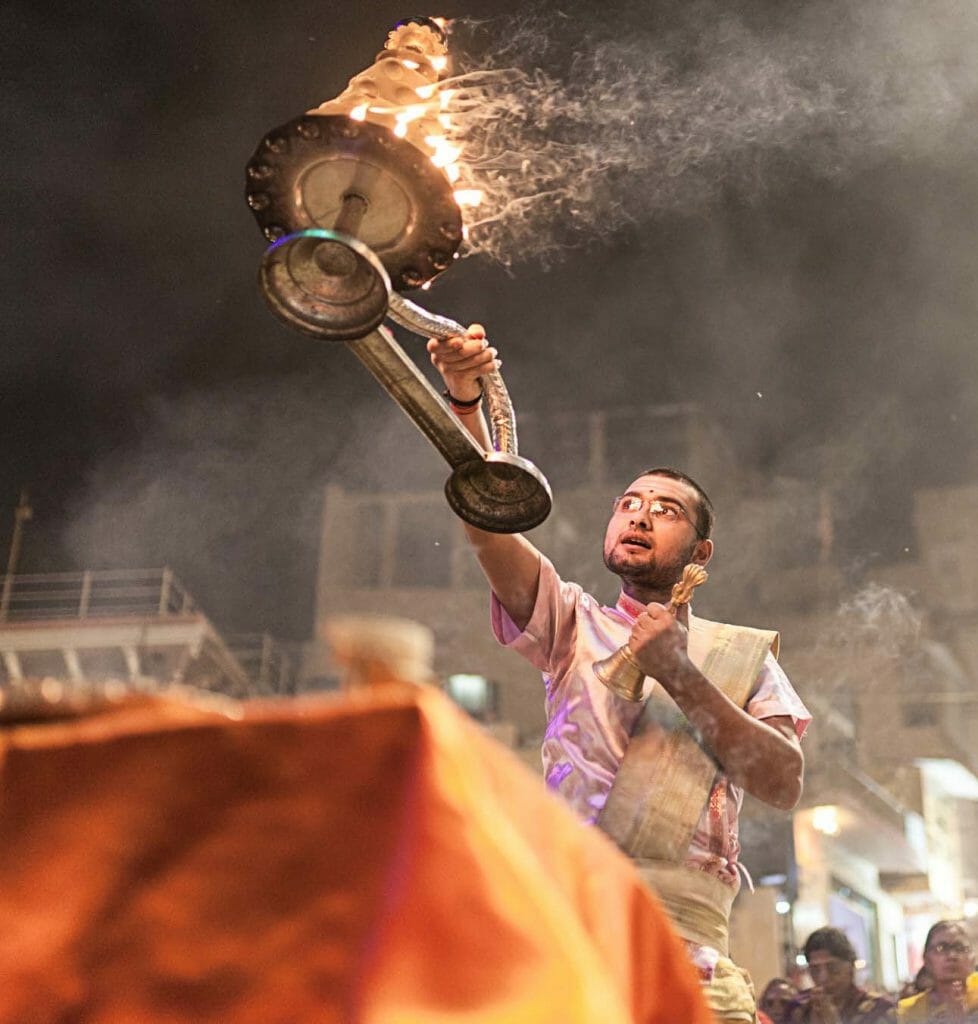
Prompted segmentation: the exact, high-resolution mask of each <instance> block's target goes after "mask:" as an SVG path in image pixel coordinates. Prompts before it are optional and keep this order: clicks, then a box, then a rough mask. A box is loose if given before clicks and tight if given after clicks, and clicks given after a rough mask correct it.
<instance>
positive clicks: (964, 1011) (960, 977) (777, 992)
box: [757, 921, 978, 1024]
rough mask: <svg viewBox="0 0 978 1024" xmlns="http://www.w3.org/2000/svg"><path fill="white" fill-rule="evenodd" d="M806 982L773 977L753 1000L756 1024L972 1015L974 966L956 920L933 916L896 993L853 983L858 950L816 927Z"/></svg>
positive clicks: (926, 1020)
mask: <svg viewBox="0 0 978 1024" xmlns="http://www.w3.org/2000/svg"><path fill="white" fill-rule="evenodd" d="M804 955H805V962H806V964H807V975H808V980H810V982H811V984H810V985H809V986H808V987H805V988H799V987H798V986H797V985H796V984H795V982H794V981H792V980H790V979H788V978H772V979H771V981H769V982H768V983H767V985H766V986H765V988H764V990H763V992H762V993H761V995H760V998H759V999H758V1004H757V1005H758V1022H759V1024H883V1022H888V1021H894V1022H901V1024H902V1022H908V1024H951V1022H967V1024H972V1022H976V1021H978V972H976V970H975V955H974V950H973V948H972V944H971V939H970V937H969V933H968V930H967V928H966V927H965V925H964V923H963V922H961V921H938V922H937V923H936V924H934V925H933V926H932V927H931V929H930V931H929V932H928V933H927V938H926V940H925V942H924V953H923V960H924V963H923V966H922V967H921V968H920V970H919V971H918V972H917V974H916V976H915V977H914V979H913V980H912V981H909V982H907V984H905V985H904V986H903V988H902V989H901V990H900V991H899V993H896V994H893V995H889V994H886V993H880V992H873V991H870V990H869V989H867V988H864V987H862V986H861V985H859V984H858V983H857V981H856V973H857V960H858V957H857V954H856V950H855V948H854V947H853V945H852V943H851V942H850V941H849V939H848V937H847V936H846V934H845V932H843V931H841V930H840V929H838V928H830V927H826V928H819V929H817V930H816V931H814V932H812V934H811V935H809V937H808V939H807V940H806V942H805V946H804Z"/></svg>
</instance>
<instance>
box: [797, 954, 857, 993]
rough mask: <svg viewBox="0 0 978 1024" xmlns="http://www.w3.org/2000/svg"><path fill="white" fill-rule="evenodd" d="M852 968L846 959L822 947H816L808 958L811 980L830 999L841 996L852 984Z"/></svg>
mask: <svg viewBox="0 0 978 1024" xmlns="http://www.w3.org/2000/svg"><path fill="white" fill-rule="evenodd" d="M853 972H854V968H853V965H852V964H851V963H849V961H848V960H840V959H839V958H838V957H837V956H833V955H832V954H831V953H827V952H826V951H825V950H824V949H816V950H815V952H813V953H812V955H811V956H810V957H809V958H808V973H809V974H810V975H811V976H812V981H813V982H815V984H816V986H818V988H820V989H821V990H822V991H823V992H824V993H825V994H826V995H827V996H828V997H829V998H830V999H832V998H841V997H843V996H844V995H845V994H846V993H847V992H848V991H849V989H850V988H852V985H853Z"/></svg>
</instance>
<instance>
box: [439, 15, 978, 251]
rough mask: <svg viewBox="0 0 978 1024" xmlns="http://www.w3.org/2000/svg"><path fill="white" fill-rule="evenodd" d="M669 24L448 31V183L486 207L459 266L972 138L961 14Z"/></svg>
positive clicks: (977, 31) (544, 23)
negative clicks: (457, 177) (451, 144)
mask: <svg viewBox="0 0 978 1024" xmlns="http://www.w3.org/2000/svg"><path fill="white" fill-rule="evenodd" d="M643 6H644V7H645V8H646V11H647V5H643ZM659 6H660V7H661V6H662V5H659ZM646 11H643V15H644V14H646ZM653 13H654V12H653ZM668 14H669V17H668V30H667V31H666V30H660V27H659V25H660V22H659V21H658V20H657V19H656V18H655V17H653V16H644V17H643V19H642V20H641V21H638V22H637V23H636V24H632V21H633V20H635V19H633V18H632V16H631V13H630V11H629V10H628V9H625V10H622V11H617V12H616V11H614V10H613V9H611V8H609V9H607V10H606V11H605V13H604V16H603V17H602V19H601V20H600V21H599V20H597V19H595V18H594V16H593V12H590V11H589V12H588V13H587V14H585V13H584V12H583V11H581V12H580V13H577V14H564V13H562V12H552V11H551V12H545V11H543V10H537V11H535V12H531V13H529V14H525V15H523V16H519V17H516V18H506V19H505V20H503V19H500V20H499V21H497V22H493V21H489V22H482V23H476V22H471V21H470V22H463V23H461V24H457V25H456V26H455V29H454V35H455V39H454V43H453V48H454V50H455V51H458V50H461V51H462V52H461V54H460V55H459V57H458V58H457V65H458V66H459V67H460V74H459V75H458V76H457V77H456V78H454V79H453V80H451V81H450V82H449V83H448V86H447V87H449V88H452V89H454V90H455V93H454V96H453V98H452V102H451V107H450V109H451V113H452V118H453V124H454V126H455V127H454V131H455V133H456V135H457V137H458V138H459V139H460V140H461V141H462V142H464V147H465V149H464V156H463V160H464V162H465V166H466V168H467V174H466V176H465V178H464V180H463V182H461V183H460V184H464V185H465V186H466V187H474V188H478V189H481V190H482V192H483V195H484V198H483V202H482V204H481V205H480V206H479V207H478V208H477V210H476V211H475V216H474V217H473V219H472V221H471V222H470V224H469V244H468V252H469V253H470V254H484V255H487V256H489V257H491V258H493V259H496V260H498V261H500V262H502V263H504V264H510V263H512V262H514V261H517V260H528V259H537V260H540V261H542V262H544V263H547V262H550V261H552V260H554V259H555V258H558V257H559V254H560V252H561V251H563V250H565V249H566V248H568V247H572V246H575V245H582V244H587V243H589V242H592V241H594V240H598V239H603V238H607V237H608V236H610V235H612V234H614V233H615V232H617V231H619V230H620V229H621V228H622V227H623V226H624V225H626V224H629V223H632V224H636V225H639V226H642V225H644V224H646V223H647V222H649V221H650V220H652V219H654V218H657V217H661V216H663V215H665V214H667V213H673V212H680V213H690V212H696V211H700V210H703V209H704V208H705V207H707V206H708V204H709V203H711V202H712V201H715V200H716V199H718V198H719V197H720V196H722V195H731V194H732V195H733V196H734V197H735V199H736V200H738V201H740V202H747V203H750V202H753V201H755V200H756V199H757V198H758V196H759V195H761V194H762V193H764V192H766V191H767V190H770V189H771V188H772V187H773V186H774V185H775V184H776V183H777V182H779V181H782V180H784V179H785V177H786V176H789V177H790V176H792V175H807V176H811V175H814V176H816V177H820V178H826V179H830V180H835V179H839V178H840V177H843V176H846V175H849V174H852V173H854V172H855V171H857V170H862V169H865V168H867V167H872V166H874V165H875V164H877V163H879V162H881V161H885V160H889V159H894V158H905V157H913V156H919V155H926V154H929V153H932V152H933V151H935V150H938V149H940V150H943V151H945V152H947V151H948V148H949V147H950V148H955V146H956V145H957V144H958V143H961V142H962V141H965V142H973V141H974V134H973V131H970V132H963V131H962V125H963V124H964V123H965V119H966V117H967V115H968V111H969V107H971V106H972V105H973V104H974V102H975V98H976V96H978V70H976V67H975V64H974V62H973V61H972V60H971V59H970V55H971V54H972V53H973V52H974V44H975V42H976V41H978V9H976V8H975V6H974V5H973V4H968V3H961V2H954V0H926V2H924V0H904V2H894V0H869V2H867V0H827V2H824V3H809V4H805V5H799V6H794V5H792V6H791V7H790V9H789V10H787V11H784V10H783V9H782V10H779V12H778V13H774V12H760V13H759V12H758V11H756V10H755V11H753V12H751V11H750V9H749V8H745V9H742V11H741V13H740V14H737V13H735V12H733V11H731V10H726V9H725V10H723V11H719V10H718V9H717V6H716V5H711V4H706V3H692V4H688V5H686V6H685V7H684V8H683V7H680V8H673V9H671V10H670V11H669V12H668Z"/></svg>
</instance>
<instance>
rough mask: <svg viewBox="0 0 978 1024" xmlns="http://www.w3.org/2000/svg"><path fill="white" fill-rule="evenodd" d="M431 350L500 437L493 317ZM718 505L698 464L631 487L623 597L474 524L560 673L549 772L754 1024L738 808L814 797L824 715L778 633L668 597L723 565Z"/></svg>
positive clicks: (617, 506) (617, 538)
mask: <svg viewBox="0 0 978 1024" xmlns="http://www.w3.org/2000/svg"><path fill="white" fill-rule="evenodd" d="M428 350H429V352H430V353H431V359H432V362H433V363H434V365H435V366H436V368H437V369H438V371H439V372H440V373H441V375H442V378H443V380H444V382H445V386H446V388H447V393H448V399H449V403H450V405H451V407H452V408H453V410H454V411H455V413H456V415H458V416H459V418H460V420H461V421H462V422H463V423H464V424H465V425H466V426H467V427H468V429H469V431H470V433H472V435H473V436H474V437H475V438H476V440H478V441H479V442H480V443H481V444H482V445H483V446H484V447H486V448H489V447H490V443H489V436H488V430H487V427H486V424H485V420H484V419H483V417H482V415H481V413H480V410H479V405H480V398H481V386H480V383H479V377H480V375H483V374H485V373H487V372H489V371H490V370H492V369H493V367H494V366H495V365H498V362H497V360H496V352H495V350H494V349H492V348H489V347H488V345H487V342H486V340H485V333H484V331H483V330H482V328H481V327H479V326H478V325H473V326H472V327H470V328H469V330H468V332H467V333H466V335H465V336H463V337H456V338H451V339H448V340H447V341H439V340H436V339H432V340H431V341H430V342H429V344H428ZM653 444H654V440H653V441H652V442H650V446H652V445H653ZM636 447H637V444H636ZM713 519H714V514H713V507H712V504H711V502H710V500H709V498H708V497H707V495H706V493H705V492H704V491H703V489H702V488H701V487H700V486H699V485H698V484H697V483H696V482H695V481H693V480H692V479H691V478H690V477H689V476H687V475H686V474H684V473H680V472H678V471H676V470H673V469H670V468H657V469H652V470H647V471H645V472H642V473H640V474H639V476H638V477H637V478H636V479H635V480H634V481H633V482H632V483H630V484H629V485H628V486H627V487H626V489H625V491H624V493H623V494H622V495H621V496H620V497H618V498H616V499H615V501H614V505H613V511H612V515H611V518H610V520H609V523H608V526H607V529H606V532H605V538H604V559H605V564H606V565H607V566H608V568H609V569H610V570H611V572H613V573H614V574H615V575H616V576H618V577H619V579H620V581H621V592H620V594H619V596H618V598H617V601H616V602H615V603H614V604H613V605H611V606H608V607H605V606H602V605H601V604H600V602H598V601H597V600H596V599H595V598H594V597H592V596H591V595H589V594H586V593H585V592H584V591H583V590H582V588H581V587H580V586H578V585H577V584H574V583H569V582H565V581H564V580H562V579H561V578H560V577H559V576H558V575H557V572H556V570H555V569H554V567H553V565H552V564H551V562H550V561H549V560H548V559H547V558H545V557H544V556H543V555H542V554H541V553H540V552H539V551H538V550H537V549H536V548H535V547H534V546H533V545H532V544H531V543H530V542H529V541H528V540H527V539H526V538H525V537H522V536H519V535H506V534H492V533H486V532H483V531H480V530H478V529H476V528H475V527H472V526H470V525H468V524H466V526H465V529H466V533H467V536H468V538H469V541H470V543H471V544H472V546H473V548H474V549H475V553H476V556H477V557H478V560H479V563H480V565H481V567H482V570H483V572H484V574H485V576H486V578H487V580H488V582H489V585H490V588H491V591H492V596H491V603H492V627H493V631H494V633H495V635H496V637H497V639H498V640H499V641H500V642H501V643H503V644H505V645H506V646H508V647H511V648H512V649H513V650H515V651H517V652H518V653H520V654H521V655H523V657H525V658H526V659H527V660H529V661H530V662H531V663H532V664H533V665H535V666H536V667H537V668H538V669H539V670H540V671H541V672H542V673H543V676H544V681H545V685H546V708H547V716H548V727H547V732H546V736H545V739H544V744H543V762H544V771H545V775H546V781H547V784H548V786H550V788H551V789H552V790H554V791H555V792H557V793H559V794H561V795H562V796H563V797H564V798H565V799H566V800H567V801H568V803H569V804H570V805H571V807H572V808H573V809H574V810H575V811H576V812H577V814H578V815H579V816H580V817H581V818H582V819H583V820H585V821H587V822H592V823H596V824H598V826H599V827H601V828H603V829H604V830H605V831H607V832H609V834H611V835H612V836H613V837H614V838H615V840H616V841H617V842H618V843H619V845H620V846H622V848H623V849H624V850H625V852H627V853H629V854H630V855H631V856H632V857H633V858H635V860H636V863H637V865H638V867H639V869H640V871H641V872H642V874H643V875H644V877H646V879H647V880H648V881H649V883H650V884H651V885H652V886H653V888H655V890H656V892H657V893H658V895H659V897H660V899H661V901H662V902H663V904H664V906H665V908H666V910H667V911H668V912H669V913H670V916H671V917H672V919H673V921H674V923H675V924H676V927H677V929H678V931H679V933H680V934H681V935H682V936H683V937H684V938H685V939H686V941H687V946H688V948H689V951H690V954H691V956H692V959H693V962H694V964H695V965H696V966H697V967H698V969H699V971H700V975H701V978H702V980H703V982H704V985H705V987H706V994H707V998H708V1000H709V1002H710V1004H711V1006H712V1008H713V1010H714V1012H715V1013H716V1015H717V1017H718V1018H719V1019H720V1020H722V1021H731V1022H733V1021H738V1022H741V1021H742V1022H753V1021H754V1020H755V1006H754V997H753V991H752V988H751V986H750V982H749V979H748V978H747V977H746V972H743V971H741V970H740V969H739V968H737V967H736V966H735V965H734V964H733V962H732V961H731V960H730V959H729V956H728V950H727V929H728V919H729V912H730V906H731V903H732V901H733V897H734V896H735V895H736V892H737V890H738V888H739V884H740V877H739V874H738V869H739V867H740V866H739V864H738V862H737V854H738V851H739V844H738V840H737V823H738V813H739V809H740V805H741V801H742V799H743V791H744V790H746V791H747V792H750V793H752V794H753V795H754V796H756V797H758V798H759V799H761V800H763V801H765V802H766V803H769V804H771V805H773V806H775V807H778V808H781V809H784V810H789V809H790V808H792V807H793V806H794V805H795V804H796V803H797V801H798V798H799V796H800V794H801V785H802V773H803V758H802V754H801V749H800V746H799V739H800V737H801V735H802V733H803V732H804V730H805V727H806V726H807V725H808V722H809V721H810V716H809V714H808V712H807V710H806V709H805V707H804V705H803V704H802V703H801V701H800V700H799V699H798V696H797V695H796V694H795V692H794V690H793V689H792V687H791V684H790V683H789V682H788V679H787V677H786V676H785V675H784V673H783V672H782V671H781V669H780V668H779V667H778V664H777V662H776V661H775V659H774V657H773V655H772V653H771V646H772V644H774V643H776V639H777V635H776V634H774V633H766V632H764V631H761V630H751V629H746V628H744V627H735V626H727V625H724V624H716V623H707V622H706V620H701V619H697V618H696V617H695V616H693V615H691V614H690V613H689V611H688V607H687V606H686V605H683V606H682V607H680V608H679V610H678V611H677V612H676V613H675V614H673V613H672V612H671V611H670V609H669V608H668V607H667V604H668V603H669V601H670V597H671V593H672V588H673V586H674V585H675V584H676V583H677V582H678V581H679V580H680V578H681V576H682V572H683V568H684V567H685V566H686V565H687V564H690V563H692V564H696V565H700V566H704V565H706V564H707V563H708V562H709V561H710V558H711V557H712V554H713V541H712V540H711V539H710V534H711V531H712V527H713ZM626 641H627V643H628V648H629V651H630V656H631V658H632V659H633V661H634V663H635V664H636V665H637V667H638V668H639V669H640V670H641V672H642V673H644V675H645V676H646V677H647V678H648V679H649V680H653V681H654V684H653V685H652V688H651V690H649V685H650V684H646V690H647V692H648V694H649V697H648V701H647V704H643V703H642V702H631V701H628V700H625V699H623V698H622V697H620V696H618V695H616V694H615V693H613V692H612V691H611V690H609V689H608V688H607V687H606V686H605V685H604V684H603V683H602V682H601V681H600V680H599V679H598V677H597V676H596V674H595V672H594V668H593V666H594V663H595V662H596V661H598V660H600V659H603V658H605V657H607V656H608V655H609V654H611V653H612V652H613V651H615V650H616V649H617V648H619V647H621V646H622V645H623V644H625V643H626ZM734 693H740V694H741V695H740V696H738V697H737V698H736V699H734V698H733V697H732V696H730V694H734ZM666 707H668V708H671V710H670V711H664V708H666ZM663 714H665V715H666V717H667V718H668V716H669V715H670V714H671V715H672V722H673V727H671V728H667V727H665V726H663V725H662V724H661V723H662V716H663ZM677 721H678V722H680V723H684V724H686V726H687V732H685V733H683V734H682V735H680V733H682V730H681V729H676V728H675V723H676V722H677ZM690 734H693V735H695V736H696V739H697V741H698V744H699V746H697V747H696V750H695V751H691V750H690V747H689V744H688V743H687V742H686V739H687V738H688V737H689V735H690ZM677 737H679V738H678V739H677ZM639 738H640V739H639ZM673 740H675V741H676V743H675V745H672V744H673ZM693 746H696V744H693ZM704 750H705V751H706V753H705V754H704V753H703V751H704ZM626 751H627V752H628V756H627V757H626ZM633 752H634V754H635V756H633ZM704 758H705V759H706V761H707V764H706V774H705V776H704V775H703V763H702V762H703V759H704ZM704 779H705V781H704ZM677 780H678V781H677ZM623 822H625V823H626V824H625V825H624V826H623V824H622V823H623ZM626 826H627V827H626Z"/></svg>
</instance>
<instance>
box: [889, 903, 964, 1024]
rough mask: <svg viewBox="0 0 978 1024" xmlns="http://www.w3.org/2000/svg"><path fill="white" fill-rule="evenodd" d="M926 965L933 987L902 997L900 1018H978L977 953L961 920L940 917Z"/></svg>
mask: <svg viewBox="0 0 978 1024" xmlns="http://www.w3.org/2000/svg"><path fill="white" fill-rule="evenodd" d="M924 967H925V968H926V969H927V973H928V974H929V976H930V985H931V987H930V988H928V989H926V990H925V991H923V992H921V993H919V994H918V995H915V996H911V997H910V998H909V999H901V1000H900V1004H899V1007H898V1009H897V1019H898V1020H900V1021H901V1022H902V1021H908V1022H910V1024H931V1022H932V1021H933V1022H935V1024H937V1022H940V1024H950V1022H951V1021H954V1022H961V1021H967V1022H969V1024H973V1022H975V1021H978V974H975V973H974V969H975V954H974V950H973V949H972V947H971V940H970V938H969V937H968V933H967V931H966V930H965V927H964V924H963V923H962V922H961V921H938V922H937V923H936V924H935V925H932V926H931V929H930V931H929V932H928V933H927V938H926V940H925V941H924Z"/></svg>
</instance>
